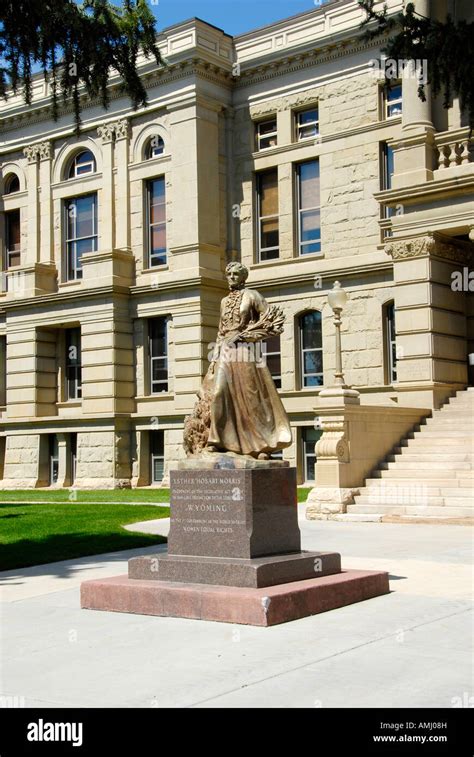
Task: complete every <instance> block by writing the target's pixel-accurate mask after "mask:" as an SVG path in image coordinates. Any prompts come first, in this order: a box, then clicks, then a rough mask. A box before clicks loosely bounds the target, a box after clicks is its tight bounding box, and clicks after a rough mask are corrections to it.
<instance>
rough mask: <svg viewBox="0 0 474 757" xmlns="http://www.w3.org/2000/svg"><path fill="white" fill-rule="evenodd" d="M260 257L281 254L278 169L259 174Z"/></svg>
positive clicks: (266, 257)
mask: <svg viewBox="0 0 474 757" xmlns="http://www.w3.org/2000/svg"><path fill="white" fill-rule="evenodd" d="M257 219H258V221H257V222H258V259H259V261H261V262H263V261H265V260H274V259H275V258H278V257H279V255H280V232H279V209H278V169H277V168H272V169H270V170H269V171H262V172H261V173H259V174H257Z"/></svg>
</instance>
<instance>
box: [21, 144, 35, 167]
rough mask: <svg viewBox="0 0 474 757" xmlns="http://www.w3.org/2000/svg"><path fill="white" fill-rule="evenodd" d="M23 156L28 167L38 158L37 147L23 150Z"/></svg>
mask: <svg viewBox="0 0 474 757" xmlns="http://www.w3.org/2000/svg"><path fill="white" fill-rule="evenodd" d="M23 155H24V156H25V158H26V159H27V161H28V165H32V164H33V163H36V160H37V157H38V145H29V146H28V147H25V148H24V149H23Z"/></svg>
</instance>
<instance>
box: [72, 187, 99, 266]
mask: <svg viewBox="0 0 474 757" xmlns="http://www.w3.org/2000/svg"><path fill="white" fill-rule="evenodd" d="M66 229H67V233H66V252H67V278H68V280H73V279H82V264H81V258H82V256H83V255H84V253H86V252H95V251H96V250H97V240H98V234H97V195H96V194H95V193H94V194H90V195H83V196H82V197H74V198H72V199H70V200H67V201H66Z"/></svg>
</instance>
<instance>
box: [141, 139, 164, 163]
mask: <svg viewBox="0 0 474 757" xmlns="http://www.w3.org/2000/svg"><path fill="white" fill-rule="evenodd" d="M164 152H165V143H164V140H163V139H162V137H159V136H158V135H156V136H154V137H152V138H151V139H150V140H149V142H148V145H147V149H146V159H147V160H151V158H158V157H159V156H160V155H163V154H164Z"/></svg>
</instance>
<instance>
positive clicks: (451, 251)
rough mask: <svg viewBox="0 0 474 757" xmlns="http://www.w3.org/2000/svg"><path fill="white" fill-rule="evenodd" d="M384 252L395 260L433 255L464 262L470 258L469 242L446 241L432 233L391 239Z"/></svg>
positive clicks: (455, 261) (454, 261)
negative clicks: (409, 237) (410, 237)
mask: <svg viewBox="0 0 474 757" xmlns="http://www.w3.org/2000/svg"><path fill="white" fill-rule="evenodd" d="M385 252H386V253H387V255H390V256H391V257H392V259H393V260H395V261H397V260H410V259H412V258H423V257H430V256H434V257H437V258H442V259H443V260H449V261H452V262H453V263H466V262H467V259H470V258H472V250H471V249H470V245H469V244H466V243H463V242H458V241H456V242H454V241H453V242H451V241H447V240H445V239H443V238H442V237H441V236H440V235H438V234H434V233H433V234H426V235H425V236H423V237H414V238H412V239H400V240H393V241H391V242H389V243H388V244H386V245H385Z"/></svg>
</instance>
